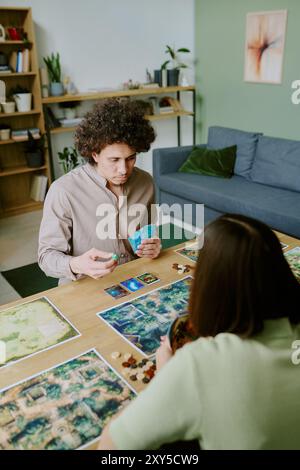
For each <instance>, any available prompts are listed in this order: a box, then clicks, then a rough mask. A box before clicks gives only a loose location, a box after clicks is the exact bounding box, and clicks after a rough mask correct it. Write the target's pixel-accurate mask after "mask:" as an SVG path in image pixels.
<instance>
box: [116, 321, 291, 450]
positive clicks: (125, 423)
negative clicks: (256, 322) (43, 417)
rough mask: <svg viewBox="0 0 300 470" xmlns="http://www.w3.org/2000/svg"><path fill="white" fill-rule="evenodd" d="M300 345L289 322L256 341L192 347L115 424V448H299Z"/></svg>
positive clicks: (228, 337)
mask: <svg viewBox="0 0 300 470" xmlns="http://www.w3.org/2000/svg"><path fill="white" fill-rule="evenodd" d="M297 339H298V340H299V339H300V325H298V326H297V327H291V325H290V323H289V321H288V319H286V318H282V319H279V320H268V321H266V322H265V328H264V331H263V332H262V333H260V334H259V335H257V336H255V337H254V338H252V339H247V340H243V339H240V338H239V337H238V336H236V335H233V334H229V333H222V334H219V335H217V336H216V337H215V338H212V339H205V338H200V339H198V340H197V341H194V342H193V343H190V344H188V345H186V346H185V347H183V348H182V349H181V350H179V351H177V352H176V354H175V356H174V357H173V358H172V359H171V360H170V361H169V362H168V363H167V364H166V366H165V367H164V368H163V369H162V370H161V371H160V372H159V373H158V374H157V376H156V377H155V379H153V381H152V382H151V383H150V384H149V386H148V387H147V389H146V390H145V391H144V392H142V393H141V394H140V395H139V396H138V397H137V399H135V401H134V402H133V403H131V404H130V405H129V406H128V407H127V408H126V410H125V411H124V412H123V413H122V414H121V415H120V416H119V417H118V418H117V419H116V420H115V421H113V422H112V424H111V426H110V435H111V438H112V440H113V442H114V444H115V445H116V447H117V448H118V449H156V448H158V447H160V445H161V444H164V443H168V442H174V441H177V440H191V439H198V440H199V443H200V446H201V447H202V448H203V449H300V364H299V365H295V364H294V363H293V361H292V354H293V352H294V353H295V350H294V349H292V344H293V342H294V341H295V340H297ZM294 362H295V361H294Z"/></svg>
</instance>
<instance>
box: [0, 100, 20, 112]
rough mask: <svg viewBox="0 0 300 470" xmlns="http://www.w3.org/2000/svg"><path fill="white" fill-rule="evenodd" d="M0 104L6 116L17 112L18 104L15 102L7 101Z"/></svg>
mask: <svg viewBox="0 0 300 470" xmlns="http://www.w3.org/2000/svg"><path fill="white" fill-rule="evenodd" d="M0 104H1V108H2V111H3V113H4V114H11V113H14V112H15V110H16V103H15V102H14V101H5V102H1V103H0Z"/></svg>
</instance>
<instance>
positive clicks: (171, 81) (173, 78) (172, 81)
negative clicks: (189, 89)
mask: <svg viewBox="0 0 300 470" xmlns="http://www.w3.org/2000/svg"><path fill="white" fill-rule="evenodd" d="M178 79H179V70H178V69H170V70H168V86H178Z"/></svg>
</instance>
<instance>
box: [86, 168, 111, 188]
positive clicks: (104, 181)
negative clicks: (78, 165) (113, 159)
mask: <svg viewBox="0 0 300 470" xmlns="http://www.w3.org/2000/svg"><path fill="white" fill-rule="evenodd" d="M84 166H85V170H86V172H87V173H88V175H89V176H91V178H93V180H94V181H96V182H97V183H99V184H100V186H102V187H103V188H106V186H107V179H106V178H104V177H103V176H101V175H99V173H98V171H97V170H96V167H95V165H92V164H91V163H89V162H88V163H86V164H85V165H84Z"/></svg>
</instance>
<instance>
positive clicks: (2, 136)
mask: <svg viewBox="0 0 300 470" xmlns="http://www.w3.org/2000/svg"><path fill="white" fill-rule="evenodd" d="M10 131H11V128H10V126H8V125H7V124H0V140H9V139H10Z"/></svg>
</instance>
